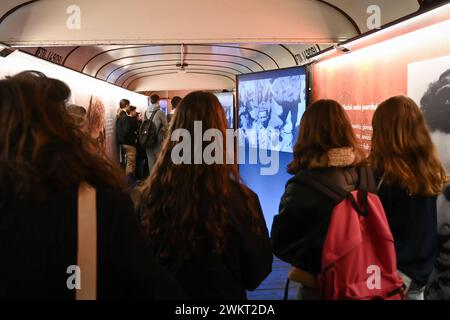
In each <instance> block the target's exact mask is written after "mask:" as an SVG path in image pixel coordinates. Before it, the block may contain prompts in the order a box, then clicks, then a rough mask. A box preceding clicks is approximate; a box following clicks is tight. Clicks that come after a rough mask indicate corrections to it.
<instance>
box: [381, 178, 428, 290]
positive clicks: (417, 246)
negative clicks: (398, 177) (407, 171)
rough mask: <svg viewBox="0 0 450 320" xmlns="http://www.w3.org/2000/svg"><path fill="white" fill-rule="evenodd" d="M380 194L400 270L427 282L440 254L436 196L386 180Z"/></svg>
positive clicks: (420, 283) (419, 282)
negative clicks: (410, 192)
mask: <svg viewBox="0 0 450 320" xmlns="http://www.w3.org/2000/svg"><path fill="white" fill-rule="evenodd" d="M378 195H379V197H380V200H381V202H382V204H383V207H384V210H385V212H386V217H387V219H388V222H389V226H390V228H391V232H392V235H393V236H394V241H395V250H396V252H397V265H398V269H399V270H400V271H402V272H403V273H404V274H406V275H407V276H409V277H410V278H412V279H413V280H415V281H416V283H417V284H418V285H421V286H423V285H425V284H426V283H427V281H428V278H429V276H430V274H431V272H432V271H433V265H434V262H435V256H436V254H437V209H436V196H432V197H421V196H409V195H408V194H407V192H406V191H405V190H402V189H401V188H400V187H398V186H395V185H389V184H386V183H383V184H382V185H381V188H380V191H379V193H378Z"/></svg>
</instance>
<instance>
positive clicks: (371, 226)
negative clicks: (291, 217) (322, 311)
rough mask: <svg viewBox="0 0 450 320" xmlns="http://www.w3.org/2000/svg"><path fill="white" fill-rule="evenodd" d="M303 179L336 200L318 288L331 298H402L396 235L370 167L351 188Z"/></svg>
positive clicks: (402, 289)
mask: <svg viewBox="0 0 450 320" xmlns="http://www.w3.org/2000/svg"><path fill="white" fill-rule="evenodd" d="M301 180H302V181H303V182H305V183H307V184H308V185H310V186H311V187H313V188H315V189H316V190H318V191H320V192H322V193H323V194H325V195H326V196H328V197H330V198H331V199H333V200H334V201H335V202H336V206H335V207H334V209H333V212H332V215H331V220H330V224H329V227H328V231H327V235H326V238H325V243H324V247H323V252H322V273H321V274H320V275H319V276H318V278H317V288H318V290H319V294H320V296H321V297H322V298H323V299H329V300H341V299H346V300H374V299H381V300H401V299H403V298H404V285H403V280H402V278H401V277H400V276H399V274H398V273H397V257H396V253H395V247H394V239H393V236H392V233H391V231H390V228H389V225H388V222H387V219H386V214H385V212H384V209H383V205H382V204H381V201H380V199H379V198H378V196H377V195H376V194H374V193H370V192H369V191H368V190H369V184H370V183H373V184H374V178H373V174H372V172H371V171H370V170H369V169H368V168H360V169H359V186H358V188H357V190H356V191H353V192H348V191H346V190H343V189H342V188H339V187H337V186H330V185H328V184H327V182H325V181H321V179H320V177H315V176H314V177H313V176H312V175H308V174H305V175H304V176H303V177H302V178H301Z"/></svg>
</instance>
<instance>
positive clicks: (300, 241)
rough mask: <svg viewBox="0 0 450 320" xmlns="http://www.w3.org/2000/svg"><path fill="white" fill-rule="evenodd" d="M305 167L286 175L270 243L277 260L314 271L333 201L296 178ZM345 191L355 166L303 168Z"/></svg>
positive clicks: (354, 185)
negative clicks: (285, 183) (286, 180)
mask: <svg viewBox="0 0 450 320" xmlns="http://www.w3.org/2000/svg"><path fill="white" fill-rule="evenodd" d="M305 172H306V171H305V170H303V171H301V172H299V173H298V174H297V175H296V176H295V177H293V178H292V179H290V180H289V181H288V183H287V185H286V190H285V192H284V194H283V196H282V198H281V202H280V209H279V214H278V215H276V216H275V217H274V220H273V225H272V234H271V236H272V246H273V250H274V253H275V255H276V256H277V257H279V258H280V259H281V260H283V261H286V262H288V263H290V264H291V265H293V266H295V267H297V268H300V269H302V270H303V271H306V272H309V273H311V274H313V275H318V274H320V272H321V261H322V251H323V245H324V242H325V237H326V234H327V231H328V226H329V224H330V219H331V213H332V211H333V208H334V207H335V205H336V204H335V202H334V201H333V200H332V199H331V198H329V197H327V196H326V195H324V194H323V193H321V192H320V191H318V190H316V189H315V188H313V187H311V186H310V185H308V184H305V183H303V182H302V181H299V178H300V176H301V175H303V174H305ZM307 172H308V174H310V175H311V176H320V177H321V179H323V180H325V181H329V182H330V185H337V186H339V187H340V188H342V189H344V190H346V191H353V190H355V189H356V188H357V185H358V182H359V176H358V171H357V169H355V168H317V169H309V170H307Z"/></svg>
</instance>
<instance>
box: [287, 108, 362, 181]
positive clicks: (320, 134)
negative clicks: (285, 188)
mask: <svg viewBox="0 0 450 320" xmlns="http://www.w3.org/2000/svg"><path fill="white" fill-rule="evenodd" d="M335 148H353V151H354V153H355V162H354V163H353V164H354V165H358V164H361V163H363V162H365V155H364V152H363V151H362V149H361V147H360V146H359V145H358V142H357V140H356V137H355V134H354V132H353V128H352V125H351V123H350V120H349V119H348V117H347V114H346V113H345V110H344V108H343V107H342V106H341V105H340V104H339V103H338V102H337V101H334V100H318V101H316V102H315V103H313V104H312V105H311V106H310V107H309V108H307V109H306V111H305V113H304V114H303V117H302V121H301V123H300V131H299V134H298V139H297V143H296V145H295V146H294V160H293V161H292V162H291V163H290V164H289V166H288V171H289V173H291V174H296V173H298V172H299V171H300V170H302V169H307V168H310V167H311V166H312V164H313V163H317V162H321V160H322V159H323V157H324V156H326V155H327V152H328V151H329V150H331V149H335Z"/></svg>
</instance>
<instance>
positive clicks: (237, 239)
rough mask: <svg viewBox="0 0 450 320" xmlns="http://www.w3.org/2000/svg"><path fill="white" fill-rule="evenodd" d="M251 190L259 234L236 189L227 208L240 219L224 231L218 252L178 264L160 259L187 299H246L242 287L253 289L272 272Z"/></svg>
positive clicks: (268, 247) (264, 230) (265, 235)
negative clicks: (219, 252) (180, 286)
mask: <svg viewBox="0 0 450 320" xmlns="http://www.w3.org/2000/svg"><path fill="white" fill-rule="evenodd" d="M251 193H252V200H251V201H250V204H249V205H251V206H254V207H255V208H256V209H257V211H258V212H259V215H260V218H259V221H258V223H259V225H260V227H261V229H262V233H261V234H256V233H255V232H253V231H252V230H253V228H252V227H251V220H250V218H249V213H248V210H247V209H246V206H245V205H246V203H244V200H245V198H244V197H243V195H242V194H240V193H239V191H238V189H237V188H236V190H235V192H234V200H233V201H232V202H230V203H229V207H228V210H229V212H230V215H232V216H234V217H238V219H239V220H240V221H239V225H233V226H230V227H229V229H228V231H227V232H226V235H225V237H226V239H227V242H226V246H225V250H224V253H223V254H222V255H217V254H214V253H212V252H211V251H210V250H208V251H205V252H204V253H202V254H201V255H198V256H196V257H194V258H192V259H191V260H186V261H182V262H181V263H180V262H177V263H175V262H173V261H171V262H169V261H165V262H161V263H163V264H164V265H166V266H167V267H168V269H171V270H173V272H174V274H175V277H176V279H177V280H178V281H179V283H180V284H181V285H182V287H183V288H184V291H185V292H186V294H187V296H188V298H189V299H194V300H217V299H226V300H230V299H231V300H243V299H246V298H247V294H246V290H254V289H256V288H257V287H258V285H259V284H260V283H261V282H262V281H263V280H264V279H265V278H266V277H267V276H268V275H269V274H270V272H271V271H272V262H273V254H272V248H271V245H270V240H269V235H268V230H267V226H266V224H265V221H264V217H263V215H262V210H261V207H260V203H259V200H258V197H257V195H256V194H254V193H253V192H251Z"/></svg>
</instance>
